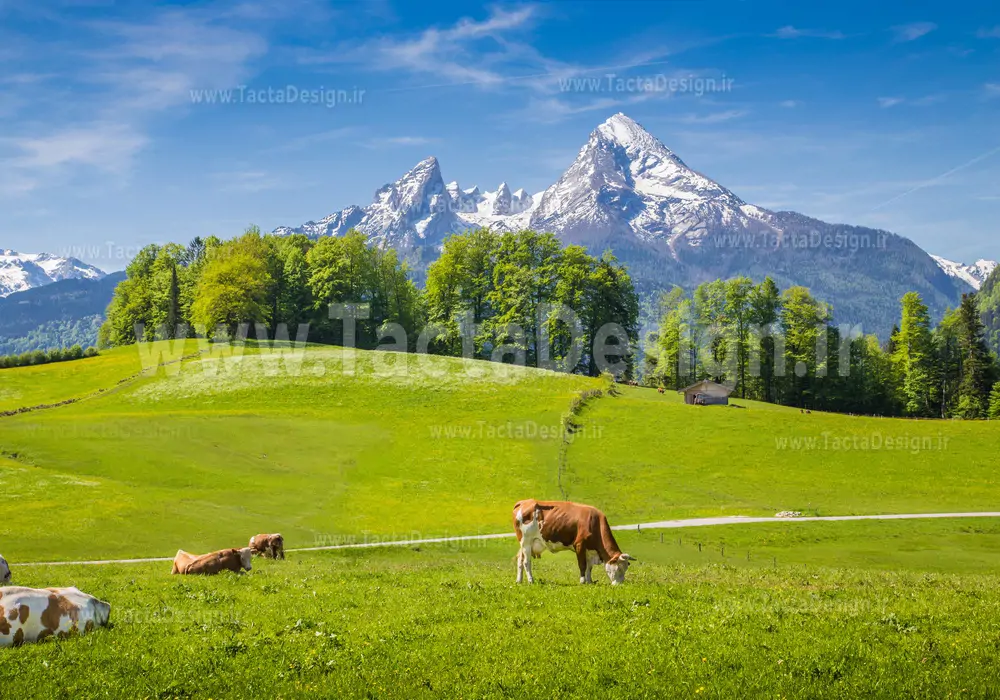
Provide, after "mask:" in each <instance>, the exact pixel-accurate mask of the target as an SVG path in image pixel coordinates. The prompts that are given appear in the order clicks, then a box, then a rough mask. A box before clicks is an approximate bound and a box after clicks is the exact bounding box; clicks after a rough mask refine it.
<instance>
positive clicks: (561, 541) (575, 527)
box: [513, 500, 636, 586]
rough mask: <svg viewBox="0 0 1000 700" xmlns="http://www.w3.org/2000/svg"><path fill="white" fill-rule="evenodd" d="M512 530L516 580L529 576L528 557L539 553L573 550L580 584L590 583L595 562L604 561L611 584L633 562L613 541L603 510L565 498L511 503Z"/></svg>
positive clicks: (532, 581)
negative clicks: (515, 536)
mask: <svg viewBox="0 0 1000 700" xmlns="http://www.w3.org/2000/svg"><path fill="white" fill-rule="evenodd" d="M513 517H514V533H515V534H516V535H517V541H518V543H519V545H520V546H519V548H518V551H517V582H518V583H521V581H522V575H523V574H527V575H528V583H534V581H535V579H534V577H533V576H532V575H531V559H532V558H539V557H541V556H542V552H544V551H545V550H548V551H550V552H560V551H563V550H567V549H571V550H573V551H574V552H576V561H577V564H578V565H579V567H580V583H593V582H594V581H593V579H592V578H591V576H590V572H591V569H592V568H593V567H594V565H595V564H604V570H605V572H606V573H607V575H608V579H609V580H610V581H611V585H612V586H617V585H618V584H619V583H621V582H623V581H624V580H625V572H627V571H628V567H629V564H630V563H631V562H633V561H636V560H635V559H633V558H632V557H631V556H629V555H628V554H624V553H623V552H622V551H621V549H620V548H619V547H618V543H617V542H616V541H615V536H614V535H613V534H612V532H611V526H610V525H609V524H608V519H607V518H606V517H604V513H602V512H601V511H599V510H597V508H594V507H593V506H587V505H583V504H581V503H570V502H568V501H535V500H526V501H519V502H518V503H516V504H515V505H514V514H513Z"/></svg>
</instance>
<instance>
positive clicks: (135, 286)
mask: <svg viewBox="0 0 1000 700" xmlns="http://www.w3.org/2000/svg"><path fill="white" fill-rule="evenodd" d="M126 273H127V279H126V280H125V281H123V282H122V283H120V284H119V286H118V287H117V288H116V290H115V295H114V298H113V300H112V302H111V305H110V307H109V309H108V317H107V321H106V322H105V324H104V326H103V327H102V329H101V336H100V337H101V342H102V343H104V344H106V345H125V344H130V343H134V342H136V341H137V340H150V339H153V338H169V337H173V336H174V335H176V334H177V333H178V332H180V333H185V334H191V335H193V334H195V333H196V332H199V331H200V332H207V333H209V334H221V335H228V336H230V337H231V336H232V335H234V334H235V333H236V330H237V328H238V327H239V326H240V325H242V324H251V326H253V325H257V324H259V325H262V326H264V327H266V328H268V329H269V330H270V331H271V332H274V331H275V329H277V328H278V327H279V325H281V324H285V325H286V326H288V327H290V328H291V329H293V332H294V329H296V328H297V327H298V326H299V325H300V324H308V327H309V331H308V340H310V341H312V342H319V343H332V344H341V343H343V342H344V341H345V338H344V328H345V324H344V323H343V320H342V318H341V317H340V316H341V315H340V314H338V313H337V312H336V311H335V310H334V309H335V308H336V307H335V305H337V304H359V305H361V307H360V308H361V309H362V310H363V312H362V313H360V315H359V316H358V317H357V321H356V326H355V328H356V331H355V332H356V337H355V339H354V342H355V344H356V345H357V346H358V347H362V348H375V347H378V346H379V345H380V344H383V342H384V341H385V340H386V339H387V338H390V337H391V339H392V340H393V341H394V342H393V344H394V345H398V343H399V341H400V338H399V335H401V334H405V335H406V341H405V348H406V349H408V350H414V349H415V348H416V347H417V342H418V336H419V335H420V334H421V332H424V331H425V330H426V329H427V328H428V326H430V327H431V328H432V329H433V333H432V334H430V337H431V338H432V341H431V342H430V345H429V348H428V350H429V351H431V352H435V353H439V354H449V355H462V354H470V350H471V354H472V356H475V357H485V358H493V359H510V358H511V357H512V356H513V358H514V360H515V361H518V362H522V361H523V362H527V363H529V364H545V363H546V362H548V363H551V364H550V365H548V366H553V367H559V368H563V369H566V370H572V371H578V372H586V373H590V374H594V375H596V374H598V373H599V368H598V367H597V366H596V363H595V361H594V357H593V352H592V347H593V340H594V339H595V338H599V339H600V330H601V329H602V328H603V327H605V326H606V325H607V324H616V325H617V327H618V328H620V329H621V330H622V332H621V333H619V334H618V335H614V336H612V337H611V338H610V339H609V340H607V344H608V345H610V346H612V349H611V352H610V353H609V354H610V355H611V356H612V357H611V360H612V361H615V359H617V360H621V361H623V362H625V363H627V364H628V368H629V369H628V371H627V372H626V374H628V376H630V373H631V357H632V349H633V346H634V341H635V340H636V335H637V332H638V331H637V328H638V299H637V297H636V294H635V290H634V288H633V285H632V280H631V278H630V277H629V275H628V273H627V272H626V270H625V268H624V267H622V266H621V265H620V264H619V263H618V262H617V261H616V260H615V259H614V257H613V256H611V255H610V253H608V254H606V255H604V256H602V257H601V258H599V259H598V258H594V257H592V256H590V255H588V254H587V253H586V251H585V250H584V249H583V248H581V247H579V246H568V247H566V248H563V247H562V246H561V244H560V243H559V241H558V239H556V238H555V237H554V236H552V235H551V234H538V233H535V232H533V231H520V232H517V233H503V234H499V233H494V232H491V231H489V230H485V229H484V230H477V231H470V232H467V233H463V234H459V235H455V236H452V237H451V238H449V239H448V240H447V241H446V242H445V244H444V247H443V251H442V254H441V257H440V258H439V259H438V260H437V261H435V262H434V263H433V264H431V266H430V267H429V269H428V273H427V286H426V290H425V291H423V292H421V291H420V290H418V289H417V288H416V286H415V285H414V284H413V283H412V281H410V279H409V276H408V274H407V269H406V266H405V264H402V263H400V261H399V259H398V257H397V255H396V252H395V251H393V250H391V249H380V248H378V247H376V246H369V245H367V242H366V239H365V236H364V235H363V234H362V233H360V232H358V231H350V232H348V233H347V234H346V235H344V236H341V237H325V238H321V239H320V240H318V241H312V240H310V239H308V238H306V237H305V236H301V235H292V236H273V235H262V234H261V233H260V231H259V230H258V229H256V228H251V229H249V230H247V231H246V232H245V233H244V234H243V235H242V236H240V237H238V238H235V239H233V240H229V241H222V240H220V239H218V238H214V237H213V238H208V239H205V240H202V239H195V240H194V241H192V243H191V244H190V245H188V246H186V247H185V246H181V245H177V244H168V245H163V246H156V245H153V246H148V247H146V248H144V249H143V250H142V251H141V252H140V253H139V255H137V256H136V258H135V259H134V260H133V261H132V262H131V263H130V264H129V266H128V268H127V269H126ZM137 325H138V326H141V327H144V328H145V329H147V330H146V331H145V332H144V334H143V337H142V338H137V337H136V328H137ZM390 326H395V328H397V329H401V331H402V333H398V332H395V331H390ZM152 329H155V330H152ZM217 329H218V330H217ZM615 346H617V347H615Z"/></svg>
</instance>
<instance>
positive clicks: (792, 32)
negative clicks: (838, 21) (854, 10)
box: [768, 24, 847, 39]
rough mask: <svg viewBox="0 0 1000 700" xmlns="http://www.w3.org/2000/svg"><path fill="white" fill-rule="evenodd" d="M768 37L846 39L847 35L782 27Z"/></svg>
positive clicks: (789, 26)
mask: <svg viewBox="0 0 1000 700" xmlns="http://www.w3.org/2000/svg"><path fill="white" fill-rule="evenodd" d="M768 36H770V37H773V38H775V39H799V38H809V39H846V38H847V35H846V34H844V33H843V32H840V31H824V30H821V29H799V28H798V27H793V26H792V25H790V24H789V25H786V26H784V27H780V28H778V29H776V30H775V31H774V33H773V34H769V35H768Z"/></svg>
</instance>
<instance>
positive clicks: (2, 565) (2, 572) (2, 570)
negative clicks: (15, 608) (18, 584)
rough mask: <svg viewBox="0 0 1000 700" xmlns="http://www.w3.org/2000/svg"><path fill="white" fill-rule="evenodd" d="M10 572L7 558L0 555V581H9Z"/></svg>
mask: <svg viewBox="0 0 1000 700" xmlns="http://www.w3.org/2000/svg"><path fill="white" fill-rule="evenodd" d="M10 579H11V573H10V566H8V565H7V560H6V559H4V558H3V557H2V556H0V583H10Z"/></svg>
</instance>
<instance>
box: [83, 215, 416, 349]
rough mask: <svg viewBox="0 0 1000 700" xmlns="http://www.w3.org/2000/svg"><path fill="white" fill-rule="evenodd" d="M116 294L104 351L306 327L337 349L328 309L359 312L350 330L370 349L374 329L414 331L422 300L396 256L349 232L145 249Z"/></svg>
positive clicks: (253, 234)
mask: <svg viewBox="0 0 1000 700" xmlns="http://www.w3.org/2000/svg"><path fill="white" fill-rule="evenodd" d="M126 273H127V275H128V277H127V279H126V280H125V281H123V282H121V283H120V284H119V285H118V287H117V288H116V289H115V294H114V297H113V299H112V302H111V306H110V307H109V308H108V318H107V321H106V322H105V324H104V326H103V327H102V329H101V341H102V343H105V344H107V345H127V344H129V343H134V342H136V340H141V339H138V338H136V334H135V329H136V326H137V324H141V326H142V327H144V328H145V329H155V330H147V331H146V333H145V338H142V339H146V340H149V339H152V338H155V337H173V336H174V335H175V334H176V333H177V332H178V329H179V328H180V329H181V331H180V332H183V333H188V334H192V335H193V334H194V333H195V332H196V329H208V332H209V333H210V334H215V333H218V334H220V335H227V336H230V337H231V336H233V335H235V333H236V330H237V328H238V327H239V326H240V325H241V324H251V325H255V324H260V325H262V326H264V327H266V328H268V329H269V330H272V331H273V330H274V329H275V328H277V327H278V326H279V324H285V325H286V326H288V327H290V328H291V329H292V331H293V333H294V331H295V329H296V328H297V327H298V326H299V324H309V340H310V341H313V342H319V343H339V342H341V341H342V339H343V337H342V332H343V328H342V324H340V323H339V322H336V323H335V322H334V320H333V319H331V318H330V313H329V307H330V304H333V303H338V302H345V303H347V302H350V303H357V304H365V305H367V308H368V310H369V317H368V319H365V320H361V321H359V322H358V324H357V332H358V343H359V346H361V347H374V346H375V345H376V344H377V342H378V328H379V327H380V326H382V324H384V323H387V322H395V323H401V324H402V325H403V326H404V327H406V328H415V327H418V326H419V325H420V323H421V321H422V318H423V308H422V302H421V298H420V294H419V292H418V291H417V289H416V287H415V286H414V285H413V283H412V282H411V281H410V280H409V279H408V277H407V274H406V268H405V266H403V265H401V264H400V263H399V261H398V259H397V257H396V253H395V251H392V250H381V249H379V248H376V247H369V246H368V245H366V242H365V238H364V236H363V235H362V234H361V233H359V232H357V231H351V232H349V233H348V234H347V235H345V236H343V237H339V238H332V237H329V238H323V239H321V240H319V241H318V242H317V241H311V240H309V239H308V238H306V237H305V236H302V235H293V236H273V235H261V233H260V231H259V230H258V229H257V228H256V227H254V228H251V229H249V230H247V231H246V232H245V233H244V234H243V235H242V236H239V237H238V238H234V239H232V240H229V241H222V240H220V239H218V238H215V237H211V238H207V239H204V240H202V239H200V238H196V239H195V240H194V241H192V242H191V244H190V245H188V246H187V247H184V246H181V245H177V244H173V243H171V244H167V245H163V246H157V245H151V246H147V247H146V248H143V249H142V250H141V251H140V252H139V254H138V255H137V256H136V257H135V259H134V260H133V261H132V262H131V263H130V264H129V266H128V267H127V268H126Z"/></svg>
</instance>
